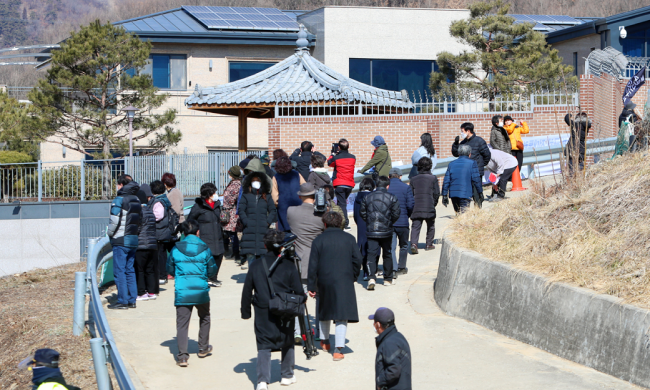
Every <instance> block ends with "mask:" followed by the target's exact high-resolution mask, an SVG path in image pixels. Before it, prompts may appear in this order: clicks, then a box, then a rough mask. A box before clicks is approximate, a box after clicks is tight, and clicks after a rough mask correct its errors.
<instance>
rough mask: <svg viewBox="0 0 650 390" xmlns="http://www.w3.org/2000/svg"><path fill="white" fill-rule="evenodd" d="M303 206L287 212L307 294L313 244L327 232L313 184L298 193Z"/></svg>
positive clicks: (303, 185) (297, 336)
mask: <svg viewBox="0 0 650 390" xmlns="http://www.w3.org/2000/svg"><path fill="white" fill-rule="evenodd" d="M298 196H299V197H300V200H302V204H301V205H300V206H292V207H289V209H288V210H287V220H288V221H289V225H290V226H291V232H292V233H293V234H295V235H296V237H297V238H298V239H297V240H296V254H297V255H298V257H299V258H300V268H301V275H300V278H301V279H302V285H303V287H304V289H305V293H307V291H306V290H307V277H308V275H307V272H308V271H309V254H310V253H311V244H312V242H313V241H314V239H315V238H316V237H318V235H320V234H321V233H322V232H324V231H325V226H323V221H322V219H321V218H322V216H323V212H318V211H317V210H316V209H315V207H314V202H315V199H316V190H315V189H314V186H313V185H312V184H311V183H304V184H302V185H301V186H300V192H298ZM316 311H317V312H318V300H316ZM316 326H318V317H316ZM294 338H295V339H296V343H299V342H300V341H301V340H302V338H301V337H300V328H299V326H298V322H296V328H295V333H294Z"/></svg>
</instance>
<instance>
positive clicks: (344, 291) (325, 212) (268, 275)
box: [108, 116, 529, 390]
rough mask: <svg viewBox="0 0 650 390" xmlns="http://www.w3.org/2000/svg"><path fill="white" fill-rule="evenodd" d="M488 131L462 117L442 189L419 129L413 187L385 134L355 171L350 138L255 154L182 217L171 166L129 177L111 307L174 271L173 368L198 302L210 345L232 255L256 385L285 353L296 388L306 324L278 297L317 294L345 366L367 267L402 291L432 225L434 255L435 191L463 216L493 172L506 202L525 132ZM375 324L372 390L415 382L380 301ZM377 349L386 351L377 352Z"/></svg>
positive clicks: (371, 282)
mask: <svg viewBox="0 0 650 390" xmlns="http://www.w3.org/2000/svg"><path fill="white" fill-rule="evenodd" d="M492 125H493V126H492V130H491V136H490V145H488V144H487V143H486V142H485V140H483V139H482V138H481V137H479V136H477V135H476V134H475V132H474V125H473V124H472V123H469V122H468V123H463V124H462V125H461V135H460V136H459V137H456V139H455V142H454V143H453V145H452V148H451V149H452V154H453V155H454V156H456V157H458V159H456V160H455V161H452V162H450V163H449V166H448V168H447V172H446V174H445V177H444V181H443V185H442V191H441V190H440V187H439V183H438V178H437V177H436V176H435V175H434V174H433V171H434V169H435V167H436V163H437V160H438V156H437V154H436V151H435V148H434V144H433V138H432V136H431V134H429V133H425V134H422V135H421V137H420V142H421V144H420V146H419V147H418V148H417V149H416V150H415V151H414V152H413V155H412V158H411V162H412V164H413V168H412V169H411V171H410V172H409V174H408V178H409V184H407V183H405V182H404V181H403V180H402V177H403V173H402V171H401V170H400V169H397V168H393V166H392V160H391V156H390V152H389V145H388V144H387V143H386V141H385V140H384V138H383V137H381V136H376V137H374V139H373V140H372V141H371V142H370V143H371V145H372V146H373V147H374V152H373V154H372V156H371V157H370V159H369V161H368V162H367V164H365V165H364V166H363V167H362V168H360V169H358V170H356V168H355V166H356V157H355V156H354V155H353V154H351V153H350V146H351V145H350V142H349V141H348V140H346V139H341V140H339V142H338V143H335V144H333V145H332V150H331V152H330V155H329V156H325V155H323V154H322V153H320V152H318V151H316V150H315V146H314V144H313V143H311V142H309V141H304V142H302V143H301V145H300V147H299V148H297V149H296V150H294V151H293V152H292V153H291V155H289V154H288V153H286V152H285V151H283V150H282V149H278V150H275V151H273V160H272V161H270V159H269V158H268V156H263V157H258V156H256V155H249V156H247V157H246V158H245V159H244V160H242V161H241V162H240V163H239V164H238V165H236V166H233V167H231V168H230V169H229V170H228V175H229V178H230V181H229V183H228V184H227V186H226V187H225V191H224V192H223V193H222V194H219V193H218V190H217V187H216V186H215V184H214V183H205V184H203V185H202V186H201V189H200V196H199V197H197V198H196V199H195V203H194V204H193V205H192V207H191V208H190V210H189V213H188V215H187V218H186V217H185V215H184V212H183V195H182V194H181V193H180V191H179V190H178V189H177V188H176V178H175V177H174V175H173V174H170V173H165V174H164V175H163V177H162V178H161V180H156V181H153V182H151V183H149V184H142V185H139V184H138V183H136V182H135V181H134V180H133V178H132V177H130V176H129V175H122V176H121V177H119V178H118V181H117V187H118V194H117V197H116V198H115V199H114V200H113V202H112V204H111V209H110V223H109V227H108V236H109V237H110V239H111V244H112V246H113V259H114V274H115V283H116V286H117V291H118V292H117V301H116V302H115V303H113V304H111V305H109V306H108V308H109V309H116V310H125V309H135V308H136V303H137V302H139V301H147V300H153V299H156V298H157V296H158V294H160V285H162V284H165V283H167V281H168V280H169V279H170V278H172V279H175V282H174V289H175V296H174V305H175V307H176V318H177V321H176V324H177V342H178V350H179V352H178V355H177V364H178V365H179V366H181V367H186V366H188V365H189V354H188V352H187V344H188V334H187V332H188V326H189V320H190V317H191V313H192V311H193V309H194V308H196V311H197V313H198V316H199V319H200V330H199V343H198V344H199V353H198V356H199V358H204V357H207V356H209V355H210V354H211V352H212V349H213V348H212V346H211V345H210V344H209V332H210V295H209V290H210V288H211V287H220V286H221V285H222V283H221V281H220V280H219V279H218V275H219V271H220V269H221V268H222V267H221V265H222V262H223V260H224V258H230V259H232V260H234V261H235V262H236V264H237V265H238V266H239V267H241V269H242V270H247V274H246V279H245V282H244V288H243V292H242V301H241V317H242V318H243V319H249V318H251V317H252V313H253V312H254V313H255V335H256V341H257V348H258V360H257V377H258V378H257V381H258V389H259V390H263V389H266V388H267V386H268V383H269V382H270V364H271V352H273V351H281V353H282V358H281V374H282V381H281V384H282V385H290V384H292V383H295V381H296V378H295V375H294V373H293V367H294V362H295V353H294V346H295V345H296V344H299V343H302V342H303V338H302V335H301V326H300V324H299V321H298V319H297V318H296V317H295V316H284V315H280V314H278V313H277V312H275V311H274V310H275V309H274V307H275V306H274V305H272V300H273V299H274V297H275V296H276V295H277V294H278V292H281V293H286V294H295V295H298V296H302V297H304V298H305V299H306V297H311V298H314V299H315V303H316V312H315V322H314V323H315V327H316V331H315V334H316V341H319V342H320V348H321V349H322V350H323V351H325V352H331V354H332V358H333V359H334V360H335V361H341V360H343V359H344V358H345V355H344V353H345V342H346V333H347V327H348V325H349V324H351V323H355V322H358V321H359V314H358V310H357V301H356V293H355V287H354V283H355V282H357V280H358V278H359V277H360V276H361V275H363V280H364V281H367V285H366V289H367V290H368V291H373V290H375V288H376V286H377V285H378V279H379V278H381V279H383V283H382V285H383V286H385V287H389V286H392V285H394V284H395V282H396V279H397V278H398V276H399V275H404V274H406V273H407V272H408V268H407V258H408V256H409V255H416V254H418V252H419V247H418V245H419V236H420V232H421V229H422V226H423V225H424V224H425V223H426V225H427V227H426V234H425V236H426V239H425V245H424V250H425V251H429V250H433V249H435V244H434V237H435V219H436V206H437V205H438V200H439V198H440V196H441V195H442V198H443V200H442V203H443V205H444V206H445V207H446V206H447V205H448V203H449V199H451V202H452V204H453V207H454V209H455V211H456V212H463V211H464V210H465V209H466V208H467V207H468V206H469V204H470V202H471V200H474V201H475V202H476V203H477V204H478V205H479V206H480V204H481V202H482V201H483V200H484V197H483V185H482V182H483V179H482V178H483V176H484V171H485V170H488V171H489V172H490V173H491V175H490V181H492V182H493V184H494V185H493V192H492V196H491V197H489V199H492V200H496V201H498V200H501V199H503V198H504V197H505V189H506V183H507V182H508V181H509V180H510V178H511V177H512V175H513V174H514V173H515V171H516V169H517V168H518V167H519V168H520V167H521V163H522V156H523V154H522V152H523V142H522V141H521V134H528V132H529V129H528V125H527V124H526V123H525V122H520V123H519V124H518V125H517V124H515V122H514V120H513V119H512V118H511V117H509V116H506V117H501V116H495V117H494V118H493V120H492ZM330 169H331V170H332V171H333V172H332V174H331V175H330V172H329V170H330ZM355 171H356V172H355ZM357 172H358V173H362V174H365V175H366V177H364V178H363V179H362V180H361V181H360V183H359V188H358V189H359V191H358V193H357V195H356V197H355V200H354V204H353V207H352V209H353V216H354V222H355V224H356V227H357V232H356V233H357V234H356V239H355V237H354V236H352V235H351V234H348V233H347V232H348V231H349V230H350V229H351V227H350V221H349V218H348V199H349V197H350V195H351V193H352V190H353V188H354V187H355V185H356V182H355V179H354V175H355V173H357ZM289 235H291V236H289ZM293 236H295V253H296V255H297V257H296V259H298V260H297V263H296V262H294V261H293V260H291V258H289V257H287V258H281V259H280V260H281V261H279V262H278V261H276V260H278V256H280V257H282V256H281V255H282V254H283V253H284V252H283V251H282V249H281V248H282V243H283V242H284V241H285V240H286V239H287V238H288V237H293ZM380 256H381V258H382V262H381V269H380V265H379V258H380ZM271 264H273V265H274V266H273V267H271ZM251 307H252V308H254V310H253V311H251ZM371 319H374V323H375V329H376V331H377V333H378V334H379V336H378V337H377V346H378V359H377V361H376V365H377V367H376V370H377V375H376V378H377V386H378V388H379V389H410V388H411V387H410V375H411V373H410V350H409V347H408V343H407V342H406V340H405V339H404V337H403V336H402V335H401V334H399V332H397V330H396V328H395V325H394V314H393V313H392V311H390V309H387V308H380V309H378V310H377V313H376V314H375V315H374V316H371ZM332 323H333V324H334V328H333V329H332ZM330 335H332V336H334V340H333V341H334V346H333V347H331V346H330ZM383 349H385V350H389V351H390V352H388V351H384V352H383V353H380V350H383ZM391 356H398V357H393V358H391ZM382 359H383V360H382ZM396 367H397V368H396ZM396 372H398V373H399V374H395V373H396Z"/></svg>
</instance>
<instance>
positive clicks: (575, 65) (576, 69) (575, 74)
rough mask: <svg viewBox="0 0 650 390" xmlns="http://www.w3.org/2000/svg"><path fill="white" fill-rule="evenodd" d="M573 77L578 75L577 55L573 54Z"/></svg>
mask: <svg viewBox="0 0 650 390" xmlns="http://www.w3.org/2000/svg"><path fill="white" fill-rule="evenodd" d="M573 75H574V76H577V75H578V53H577V52H573Z"/></svg>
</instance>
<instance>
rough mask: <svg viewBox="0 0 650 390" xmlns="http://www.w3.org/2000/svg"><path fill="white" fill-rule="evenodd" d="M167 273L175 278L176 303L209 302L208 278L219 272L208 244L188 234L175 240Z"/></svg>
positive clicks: (195, 303) (187, 304) (183, 304)
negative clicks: (180, 239) (182, 238)
mask: <svg viewBox="0 0 650 390" xmlns="http://www.w3.org/2000/svg"><path fill="white" fill-rule="evenodd" d="M167 273H168V274H169V275H171V276H174V277H175V278H176V280H175V286H176V292H175V294H174V306H191V305H202V304H204V303H208V302H210V294H209V292H210V286H208V278H211V277H213V276H214V275H216V274H217V264H216V263H215V261H214V257H212V252H211V251H210V248H208V245H207V244H206V243H205V242H203V241H202V240H201V239H200V238H199V237H197V236H194V235H189V236H187V237H185V239H184V240H182V241H179V242H177V243H176V246H174V248H173V249H172V251H171V252H170V253H169V257H168V258H167Z"/></svg>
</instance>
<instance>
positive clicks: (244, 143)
mask: <svg viewBox="0 0 650 390" xmlns="http://www.w3.org/2000/svg"><path fill="white" fill-rule="evenodd" d="M251 110H252V109H251V108H240V109H238V110H237V118H238V120H239V126H238V127H239V141H238V146H237V149H238V150H239V151H240V152H247V151H248V114H250V112H251Z"/></svg>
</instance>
